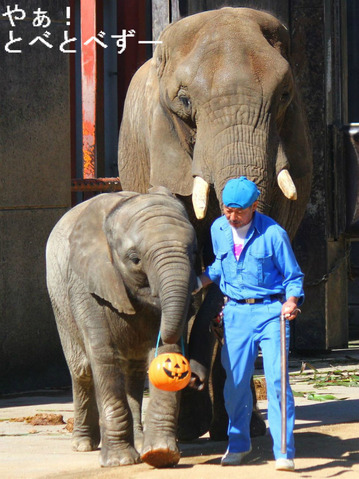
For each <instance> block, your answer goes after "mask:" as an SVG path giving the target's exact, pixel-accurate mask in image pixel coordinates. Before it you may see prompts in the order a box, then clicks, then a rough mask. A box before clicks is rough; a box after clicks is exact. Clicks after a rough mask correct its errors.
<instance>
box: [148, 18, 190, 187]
mask: <svg viewBox="0 0 359 479" xmlns="http://www.w3.org/2000/svg"><path fill="white" fill-rule="evenodd" d="M170 29H171V25H170V26H169V27H167V28H166V29H165V31H164V32H163V33H162V35H161V37H160V38H161V41H162V42H163V43H162V45H159V46H158V47H157V48H156V51H155V56H154V62H153V66H152V75H155V76H156V78H157V80H156V81H157V83H158V92H157V97H156V99H155V100H154V105H155V106H154V109H153V112H152V127H151V138H150V157H151V170H150V183H151V185H152V186H160V185H162V186H165V187H166V188H168V189H169V190H170V191H172V193H176V194H178V195H182V196H189V195H191V194H192V184H193V178H192V157H191V154H190V151H189V150H188V144H190V143H191V140H190V137H191V135H192V132H191V130H190V128H189V127H188V126H187V125H186V124H185V123H184V122H183V121H182V120H181V119H180V118H178V117H177V116H176V115H175V114H173V113H172V112H171V111H170V110H169V109H168V108H167V107H166V104H165V99H163V98H162V96H161V95H163V94H164V93H163V92H162V93H161V91H160V90H161V78H162V75H163V72H164V70H165V69H166V66H167V64H168V62H169V57H168V53H167V54H165V52H166V38H167V36H168V34H169V33H170Z"/></svg>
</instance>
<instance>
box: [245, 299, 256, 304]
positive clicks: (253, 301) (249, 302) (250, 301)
mask: <svg viewBox="0 0 359 479" xmlns="http://www.w3.org/2000/svg"><path fill="white" fill-rule="evenodd" d="M245 302H246V303H247V304H254V303H255V302H256V300H255V299H254V298H248V299H245Z"/></svg>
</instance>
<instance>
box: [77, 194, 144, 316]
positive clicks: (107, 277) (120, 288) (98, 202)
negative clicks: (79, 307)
mask: <svg viewBox="0 0 359 479" xmlns="http://www.w3.org/2000/svg"><path fill="white" fill-rule="evenodd" d="M124 199H125V197H124V195H123V194H122V193H117V194H116V193H114V194H111V193H105V194H104V195H100V196H98V197H96V198H94V199H93V200H90V201H89V205H88V207H87V208H85V209H84V210H83V212H82V213H81V215H80V216H79V218H78V221H77V223H76V225H75V226H74V228H73V230H72V233H71V235H70V266H71V267H72V269H73V271H74V272H75V273H76V275H77V276H78V277H79V278H80V279H81V280H82V281H83V283H84V284H85V286H86V288H87V290H88V292H89V293H91V294H95V295H96V296H99V297H100V298H102V299H104V300H105V301H107V302H108V303H110V304H111V305H112V306H113V307H114V308H116V309H117V311H118V312H119V313H125V314H134V313H135V310H134V308H133V306H132V304H131V302H130V299H129V297H128V295H127V292H126V288H125V285H124V283H123V280H122V277H121V275H120V273H119V272H118V271H117V270H116V269H115V267H114V265H113V263H112V256H111V252H110V248H109V245H108V242H107V238H106V235H105V233H104V230H103V224H104V221H105V219H106V217H107V216H108V214H109V213H110V212H111V211H112V209H113V208H115V207H116V206H118V205H119V204H120V203H121V202H123V201H124ZM126 199H127V197H126Z"/></svg>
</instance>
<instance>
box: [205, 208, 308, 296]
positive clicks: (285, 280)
mask: <svg viewBox="0 0 359 479" xmlns="http://www.w3.org/2000/svg"><path fill="white" fill-rule="evenodd" d="M211 236H212V243H213V251H214V254H215V256H216V259H215V261H214V262H213V264H212V265H211V266H209V267H208V268H207V269H206V271H205V274H206V275H207V276H208V277H209V278H210V279H211V280H212V281H213V282H214V283H216V284H217V285H218V286H219V287H220V289H221V291H222V292H223V293H224V294H225V295H226V296H228V297H229V298H232V299H248V298H264V297H266V296H269V295H272V294H283V295H284V296H285V299H288V298H289V297H290V296H296V297H298V298H300V300H299V302H298V304H301V303H302V302H303V300H304V291H303V276H304V275H303V273H302V272H301V270H300V268H299V265H298V263H297V260H296V258H295V256H294V253H293V250H292V247H291V244H290V241H289V237H288V235H287V233H286V231H285V230H284V229H283V228H282V227H281V226H279V224H278V223H276V222H275V221H274V220H273V219H272V218H269V217H268V216H265V215H263V214H261V213H259V212H258V211H256V212H255V213H254V217H253V221H252V224H251V226H250V228H249V230H248V233H247V237H246V239H245V242H244V245H243V250H242V253H241V255H240V257H239V259H238V261H237V260H236V258H235V256H234V252H233V247H234V244H233V236H232V229H231V226H230V224H229V223H228V221H227V218H226V217H225V216H221V217H220V218H218V219H217V220H216V221H215V222H214V223H213V225H212V228H211Z"/></svg>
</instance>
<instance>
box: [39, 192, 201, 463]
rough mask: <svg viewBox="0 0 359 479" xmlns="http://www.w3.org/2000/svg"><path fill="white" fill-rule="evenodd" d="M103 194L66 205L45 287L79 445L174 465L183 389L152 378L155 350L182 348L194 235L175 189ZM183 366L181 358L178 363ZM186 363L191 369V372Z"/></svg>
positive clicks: (122, 459) (124, 458)
mask: <svg viewBox="0 0 359 479" xmlns="http://www.w3.org/2000/svg"><path fill="white" fill-rule="evenodd" d="M163 190H164V188H163V189H162V190H161V192H157V193H154V192H151V193H149V194H147V195H141V194H138V193H133V192H131V193H129V192H121V193H112V194H111V193H106V194H104V195H100V196H97V197H95V198H93V199H91V200H88V201H87V202H84V203H81V204H80V205H78V206H76V207H75V208H73V209H72V210H70V211H69V212H68V213H66V214H65V215H64V216H63V217H62V218H61V219H60V221H59V222H58V223H57V225H56V226H55V228H54V229H53V231H52V232H51V235H50V237H49V240H48V243H47V248H46V267H47V286H48V291H49V295H50V298H51V302H52V306H53V309H54V313H55V318H56V322H57V327H58V330H59V334H60V338H61V343H62V346H63V350H64V353H65V357H66V360H67V363H68V366H69V369H70V373H71V377H72V386H73V395H74V409H75V419H74V431H73V438H72V445H73V448H74V449H75V450H77V451H89V450H93V449H96V448H97V446H98V445H99V442H100V439H101V455H100V462H101V465H102V466H118V465H126V464H134V463H137V462H139V460H140V456H139V453H138V451H139V452H141V459H142V460H143V461H144V462H147V463H149V464H151V465H153V466H155V467H164V466H171V465H174V464H177V462H178V461H179V458H180V453H179V450H178V447H177V443H176V431H177V418H178V409H179V407H178V406H179V405H178V401H179V395H180V394H179V393H178V392H167V391H162V390H160V389H157V388H155V387H153V386H152V385H151V388H150V401H149V404H148V407H147V411H146V417H145V432H144V433H143V432H142V422H141V403H142V394H143V390H144V383H145V378H146V373H147V368H148V361H149V355H151V354H152V356H153V351H154V347H155V345H156V340H157V337H158V332H159V331H160V332H161V338H162V342H163V344H162V345H160V347H159V353H161V352H169V351H177V352H179V351H180V346H179V344H180V338H181V337H182V334H183V332H184V329H185V326H186V320H187V315H188V310H189V305H190V302H191V292H192V291H193V287H194V284H195V275H194V272H193V258H194V256H195V250H196V236H195V232H194V230H193V227H192V225H191V223H190V222H189V221H188V219H187V217H186V212H185V210H184V207H183V205H182V204H181V203H180V202H179V201H178V200H177V199H176V198H175V197H174V196H173V195H172V194H171V193H170V192H168V191H167V192H164V191H163ZM179 366H180V367H181V365H179ZM184 372H185V371H184Z"/></svg>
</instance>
